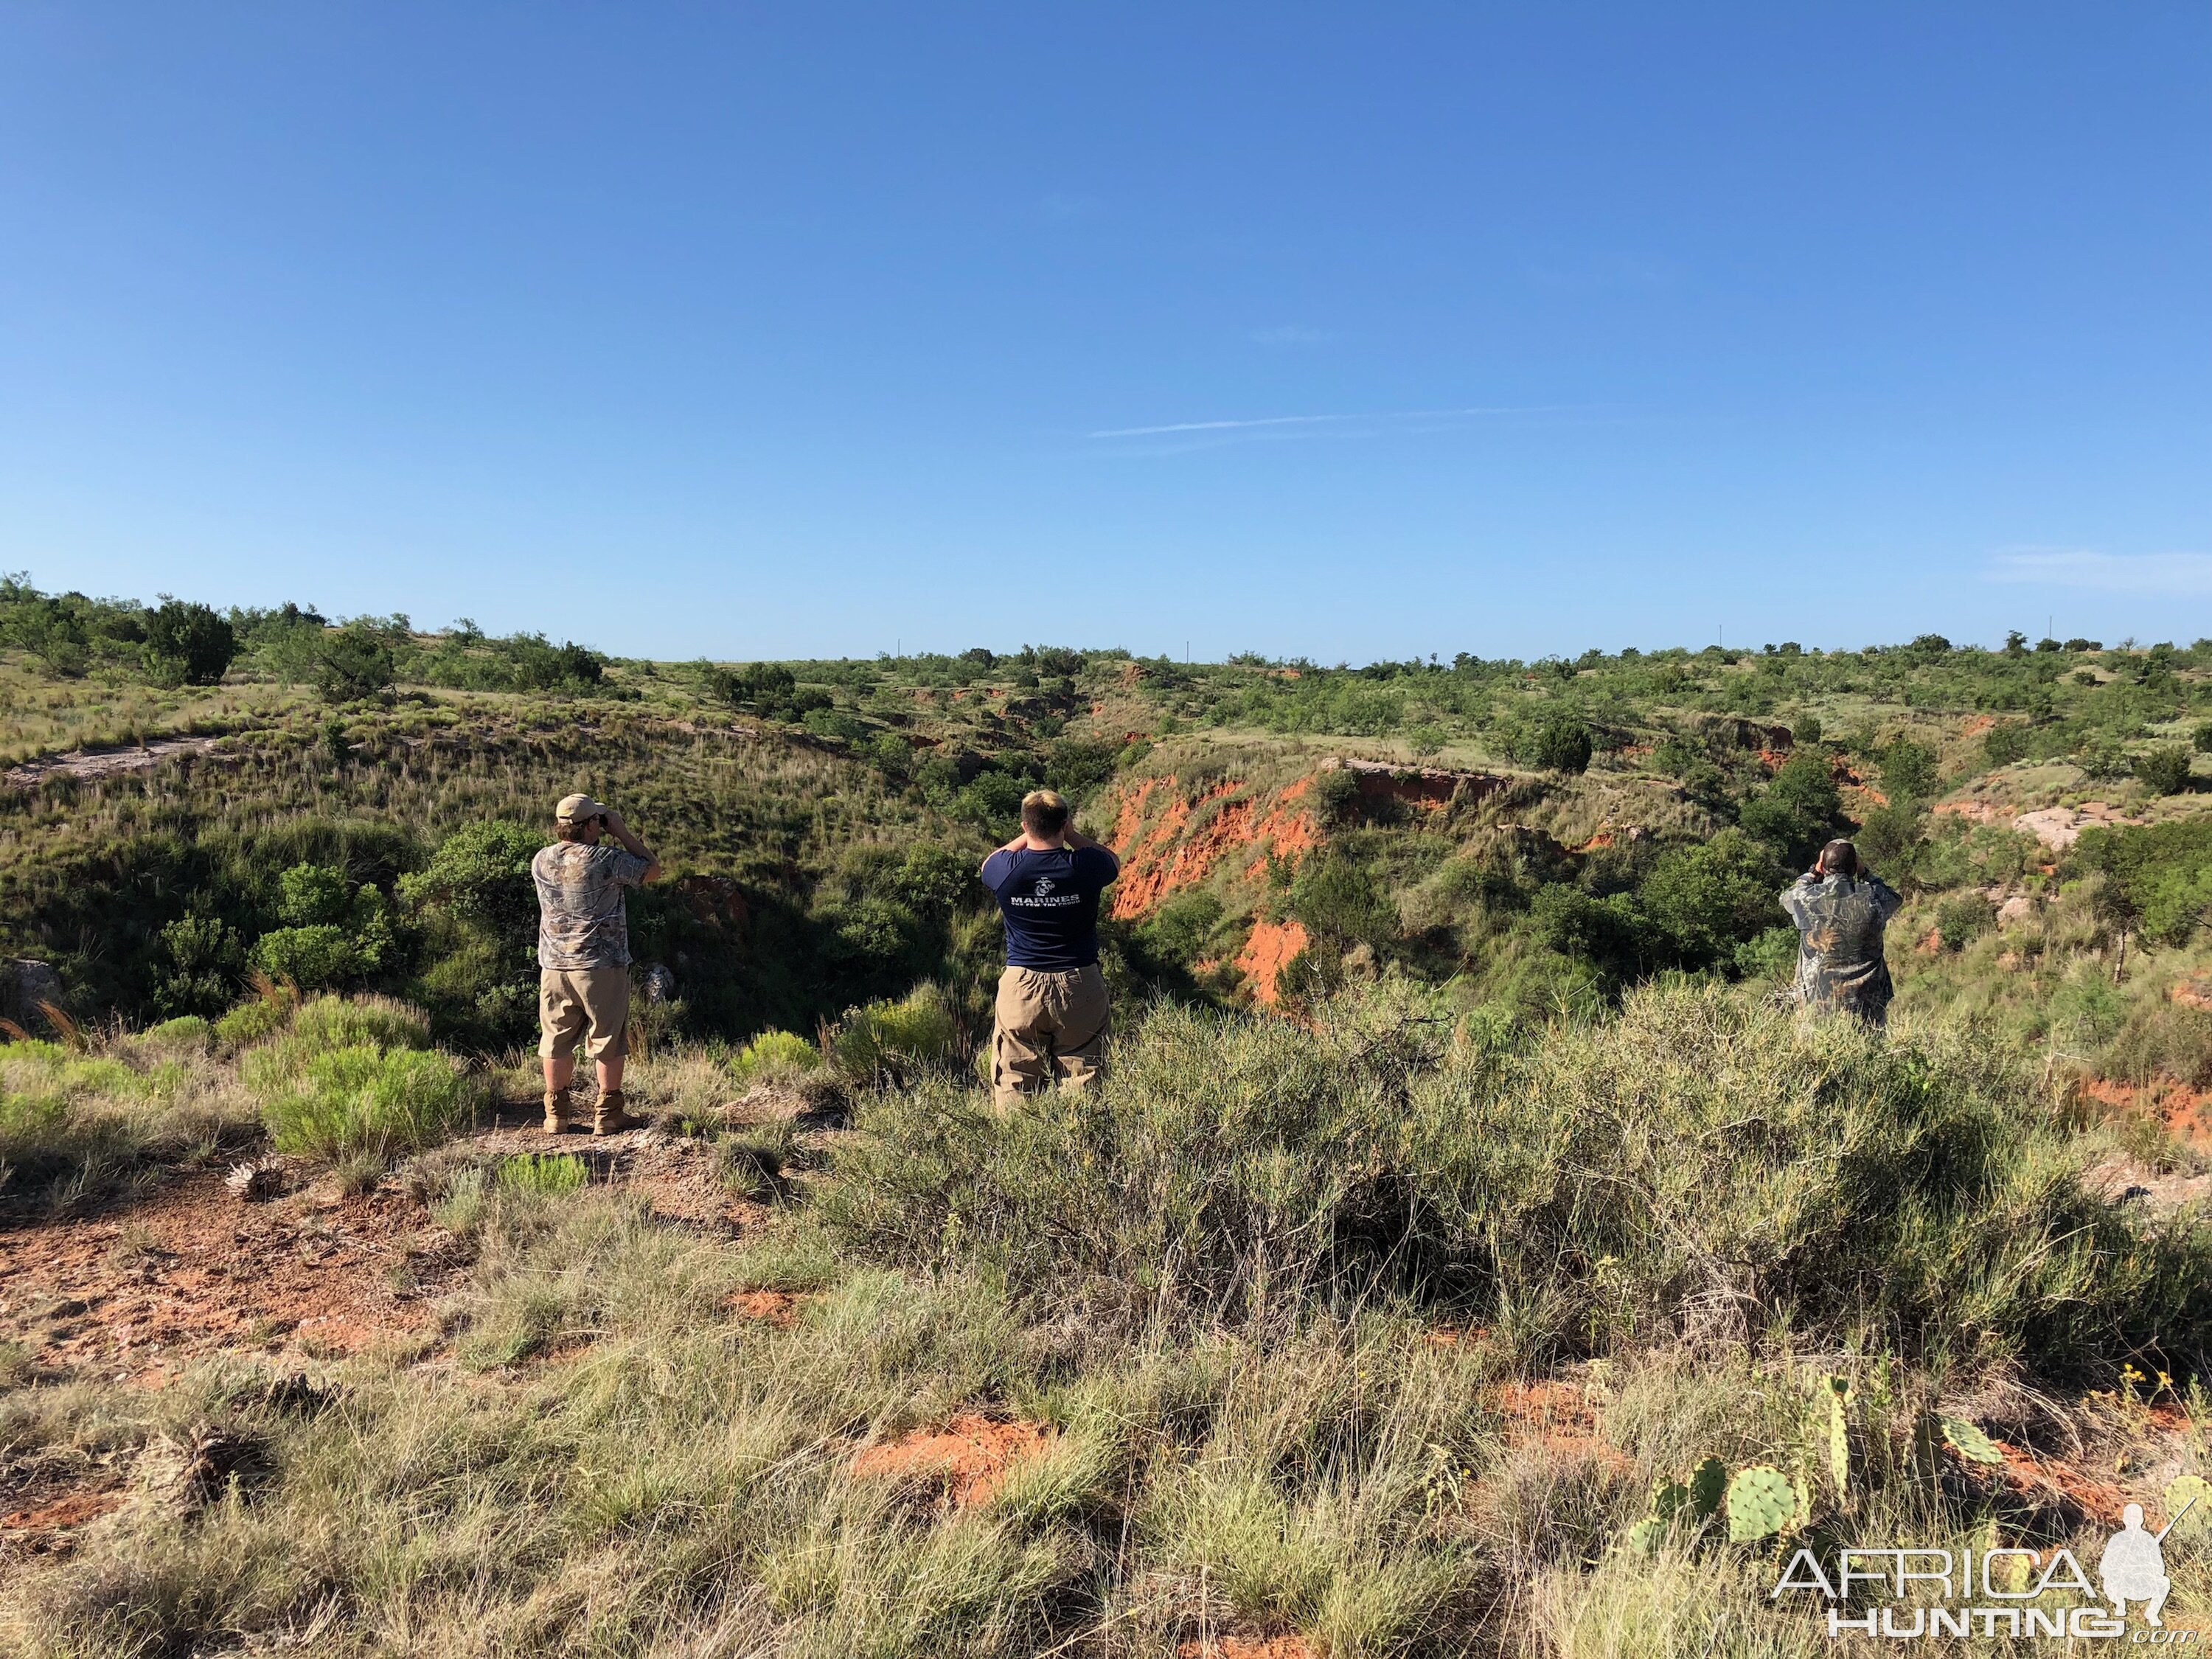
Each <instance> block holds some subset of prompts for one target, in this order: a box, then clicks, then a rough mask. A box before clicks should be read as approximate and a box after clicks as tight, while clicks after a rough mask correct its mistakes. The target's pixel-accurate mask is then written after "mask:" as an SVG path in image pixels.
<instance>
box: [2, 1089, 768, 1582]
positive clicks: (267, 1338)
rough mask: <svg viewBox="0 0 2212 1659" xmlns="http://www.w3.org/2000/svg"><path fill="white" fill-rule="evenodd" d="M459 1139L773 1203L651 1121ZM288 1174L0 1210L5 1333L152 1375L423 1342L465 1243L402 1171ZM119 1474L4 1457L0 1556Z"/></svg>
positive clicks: (506, 1129) (726, 1212)
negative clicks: (80, 1207)
mask: <svg viewBox="0 0 2212 1659" xmlns="http://www.w3.org/2000/svg"><path fill="white" fill-rule="evenodd" d="M459 1147H460V1149H461V1150H462V1151H464V1152H467V1153H470V1154H473V1155H477V1156H481V1157H483V1158H487V1159H491V1158H500V1157H503V1156H512V1155H513V1154H516V1153H520V1152H541V1153H542V1152H565V1153H569V1154H573V1155H574V1156H577V1157H580V1158H583V1159H584V1161H585V1164H586V1169H587V1170H588V1171H589V1175H590V1178H591V1180H592V1181H593V1182H606V1183H609V1184H612V1185H617V1186H620V1187H623V1188H629V1189H630V1190H631V1191H633V1192H635V1194H638V1195H639V1196H641V1197H642V1198H643V1199H644V1200H646V1201H647V1204H649V1205H650V1206H651V1208H652V1211H653V1214H654V1215H655V1216H656V1217H658V1218H660V1219H662V1220H664V1221H666V1222H668V1223H669V1224H671V1225H678V1226H681V1227H684V1228H687V1229H696V1230H698V1231H705V1232H710V1233H713V1234H716V1235H719V1236H722V1237H730V1238H733V1239H734V1238H737V1237H744V1236H747V1235H749V1234H751V1233H753V1232H756V1231H758V1230H759V1229H760V1228H761V1227H762V1226H763V1225H764V1224H765V1221H766V1218H767V1214H768V1212H767V1211H766V1210H765V1209H763V1207H762V1206H759V1205H757V1204H755V1203H751V1202H749V1201H747V1200H743V1199H739V1198H738V1197H736V1196H734V1195H733V1194H732V1193H731V1192H730V1191H729V1190H728V1188H726V1186H725V1185H724V1184H723V1182H722V1181H721V1179H720V1174H719V1171H718V1170H717V1168H716V1158H715V1154H714V1148H713V1146H711V1145H709V1144H708V1143H706V1142H703V1141H699V1140H690V1139H682V1138H680V1137H676V1136H671V1135H669V1134H666V1133H661V1132H659V1131H658V1130H654V1129H645V1130H636V1131H632V1132H631V1133H628V1134H623V1135H612V1136H608V1137H605V1138H604V1139H598V1138H591V1137H586V1136H580V1135H560V1136H555V1135H548V1134H545V1133H542V1132H541V1131H540V1130H539V1129H538V1127H537V1113H536V1110H535V1109H534V1108H532V1109H521V1108H517V1107H507V1108H504V1109H501V1111H500V1112H499V1113H498V1114H497V1115H495V1118H494V1119H493V1121H491V1122H490V1123H489V1124H488V1125H487V1126H486V1127H483V1129H482V1130H481V1131H479V1132H478V1133H476V1134H475V1135H472V1136H470V1137H468V1138H466V1139H465V1140H463V1141H462V1142H460V1143H459ZM285 1175H286V1177H287V1185H288V1188H289V1190H287V1191H285V1192H283V1194H280V1195H279V1196H276V1197H274V1198H270V1199H267V1200H262V1201H258V1202H256V1201H250V1200H246V1199H243V1198H241V1197H240V1196H238V1195H237V1194H234V1192H232V1191H231V1189H230V1188H228V1186H227V1185H226V1184H225V1180H224V1172H223V1171H222V1170H194V1171H190V1172H186V1173H182V1174H179V1175H177V1176H173V1177H172V1178H171V1179H169V1180H167V1181H166V1182H161V1183H160V1184H158V1185H156V1186H155V1187H154V1188H151V1189H150V1190H147V1191H144V1192H141V1193H138V1194H122V1195H119V1196H118V1197H117V1198H116V1199H114V1200H111V1201H109V1202H107V1203H105V1204H103V1205H101V1206H98V1207H96V1208H94V1210H92V1211H91V1212H88V1213H86V1214H83V1215H80V1216H76V1217H70V1218H64V1219H60V1220H56V1221H47V1222H36V1223H29V1224H18V1225H7V1224H6V1223H4V1222H0V1342H6V1343H9V1344H12V1345H14V1346H15V1347H16V1348H17V1350H18V1352H20V1354H21V1356H22V1357H23V1358H24V1359H25V1360H27V1364H28V1366H29V1367H30V1368H31V1370H33V1372H34V1373H35V1374H43V1375H46V1376H89V1377H94V1378H98V1379H100V1380H101V1381H105V1382H110V1383H123V1384H125V1385H127V1386H130V1387H135V1388H143V1389H161V1388H164V1387H166V1386H167V1385H168V1383H170V1382H171V1381H172V1380H173V1378H174V1377H176V1376H178V1375H179V1373H181V1372H182V1371H183V1370H185V1368H186V1367H188V1366H190V1365H191V1364H195V1363H197V1362H200V1361H204V1360H208V1359H211V1358H223V1357H229V1358H238V1359H241V1360H249V1361H251V1362H252V1364H254V1365H255V1366H256V1368H257V1369H260V1370H266V1371H269V1372H271V1373H272V1374H274V1375H276V1376H280V1377H282V1376H285V1375H287V1374H293V1375H296V1376H301V1377H302V1378H304V1377H305V1376H308V1375H310V1374H312V1373H313V1371H314V1370H318V1369H319V1368H320V1367H321V1366H323V1365H325V1364H328V1363H330V1362H333V1361H337V1360H341V1359H344V1358H348V1357H349V1356H352V1355H355V1354H358V1353H361V1352H365V1351H368V1350H371V1349H374V1348H375V1347H377V1346H380V1345H382V1344H386V1343H390V1342H393V1341H401V1342H404V1341H410V1340H413V1341H418V1342H420V1343H422V1344H423V1345H425V1346H426V1347H435V1345H436V1343H437V1342H438V1341H439V1340H440V1334H439V1332H438V1328H437V1324H438V1321H437V1309H438V1304H439V1303H440V1302H441V1300H442V1299H443V1298H444V1297H447V1295H449V1294H451V1293H452V1292H453V1291H456V1290H458V1289H459V1287H460V1284H461V1280H462V1278H463V1276H464V1274H465V1272H466V1271H467V1268H468V1265H469V1261H470V1252H469V1251H468V1250H467V1249H465V1248H464V1247H463V1246H462V1245H461V1243H459V1241H457V1240H456V1239H455V1238H454V1237H453V1235H452V1234H450V1233H448V1232H447V1231H446V1230H445V1229H444V1228H443V1227H441V1226H439V1225H437V1223H436V1222H435V1220H434V1219H433V1218H432V1216H431V1213H430V1212H429V1211H428V1209H427V1208H426V1207H425V1206H424V1205H423V1204H422V1202H421V1201H420V1200H418V1199H417V1198H416V1197H415V1196H412V1195H410V1193H409V1192H408V1190H407V1188H406V1182H405V1179H404V1171H403V1172H400V1173H398V1174H396V1175H395V1176H392V1177H390V1178H387V1179H386V1180H385V1181H384V1182H380V1184H379V1185H378V1187H377V1188H375V1190H374V1191H373V1192H369V1193H367V1194H362V1195H359V1196H352V1197H349V1196H347V1195H345V1194H342V1193H341V1192H340V1191H339V1190H338V1188H337V1183H336V1182H334V1181H333V1180H332V1178H331V1176H329V1175H328V1174H327V1173H325V1172H321V1171H318V1170H313V1169H312V1168H311V1167H309V1166H307V1165H305V1164H296V1163H295V1162H293V1161H289V1160H288V1161H286V1163H285ZM759 1300H760V1302H761V1305H760V1306H758V1307H757V1308H756V1307H751V1306H748V1307H745V1308H744V1309H742V1310H741V1311H743V1312H745V1313H747V1314H749V1315H750V1316H754V1317H758V1318H763V1319H768V1320H771V1321H774V1322H777V1323H787V1322H790V1321H791V1320H792V1319H793V1318H794V1317H795V1316H796V1313H797V1308H796V1304H795V1303H794V1301H793V1298H791V1297H775V1295H774V1293H770V1292H763V1293H760V1296H759ZM303 1385H304V1384H303ZM130 1480H131V1469H130V1468H129V1467H128V1466H127V1462H117V1461H115V1460H112V1459H103V1458H101V1457H99V1456H94V1455H88V1454H84V1453H82V1452H76V1451H68V1450H65V1451H59V1452H54V1453H50V1454H46V1455H40V1456H38V1457H34V1458H31V1459H27V1460H21V1461H20V1462H16V1463H13V1464H10V1463H9V1462H5V1461H4V1460H0V1560H4V1559H7V1558H8V1557H9V1556H10V1555H12V1554H18V1553H34V1552H41V1551H46V1550H51V1549H57V1548H67V1547H69V1543H70V1537H71V1535H72V1534H74V1532H75V1531H76V1528H80V1527H82V1526H83V1525H85V1524H86V1523H88V1522H91V1521H93V1520H94V1519H96V1518H97V1517H99V1516H101V1515H103V1514H106V1512H108V1511H109V1510H112V1509H114V1508H116V1507H117V1506H118V1504H121V1503H122V1502H123V1501H124V1499H125V1495H126V1493H127V1491H128V1488H129V1486H130Z"/></svg>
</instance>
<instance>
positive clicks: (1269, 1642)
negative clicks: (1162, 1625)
mask: <svg viewBox="0 0 2212 1659" xmlns="http://www.w3.org/2000/svg"><path fill="white" fill-rule="evenodd" d="M1176 1659H1321V1652H1320V1650H1319V1649H1317V1648H1316V1647H1315V1646H1314V1645H1313V1644H1311V1643H1310V1642H1309V1641H1307V1640H1306V1638H1304V1637H1303V1636H1205V1637H1200V1636H1187V1637H1185V1638H1183V1639H1182V1641H1180V1642H1178V1643H1176Z"/></svg>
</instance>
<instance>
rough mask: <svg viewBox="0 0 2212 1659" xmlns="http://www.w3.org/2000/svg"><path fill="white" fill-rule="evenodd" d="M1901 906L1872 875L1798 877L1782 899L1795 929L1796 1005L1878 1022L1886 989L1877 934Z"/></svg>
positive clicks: (1885, 968) (1886, 977)
mask: <svg viewBox="0 0 2212 1659" xmlns="http://www.w3.org/2000/svg"><path fill="white" fill-rule="evenodd" d="M1903 902H1904V901H1903V900H1902V899H1900V898H1899V897H1898V896H1897V894H1896V893H1895V892H1894V891H1893V890H1891V889H1890V888H1888V887H1887V886H1884V885H1883V884H1881V882H1879V881H1877V880H1875V878H1873V877H1872V876H1868V877H1865V878H1863V879H1854V878H1851V877H1850V876H1820V875H1814V874H1810V873H1808V874H1806V875H1802V876H1800V877H1798V878H1797V879H1796V882H1794V883H1793V884H1791V885H1790V887H1788V888H1787V889H1785V890H1784V892H1783V895H1782V908H1784V909H1785V910H1787V911H1789V913H1790V921H1794V922H1796V924H1797V935H1798V938H1797V1000H1799V1001H1800V1002H1802V1003H1803V1004H1804V1005H1805V1006H1807V1007H1808V1008H1840V1009H1843V1010H1844V1011H1845V1012H1850V1013H1854V1014H1863V1015H1865V1016H1867V1017H1868V1018H1874V1019H1880V1018H1881V1016H1882V1014H1883V1012H1884V1011H1885V1010H1887V1008H1888V1006H1889V998H1890V990H1891V987H1890V982H1889V964H1888V963H1887V962H1885V961H1884V960H1882V954H1881V932H1882V929H1883V928H1884V927H1887V925H1888V922H1889V919H1890V917H1892V916H1893V915H1896V914H1897V907H1898V906H1899V904H1901V903H1903Z"/></svg>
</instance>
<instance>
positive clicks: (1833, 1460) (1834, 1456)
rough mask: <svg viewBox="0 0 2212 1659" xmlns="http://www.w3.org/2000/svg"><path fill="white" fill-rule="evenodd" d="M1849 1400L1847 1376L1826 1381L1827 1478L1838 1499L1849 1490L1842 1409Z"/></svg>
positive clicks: (1847, 1442) (1848, 1438)
mask: <svg viewBox="0 0 2212 1659" xmlns="http://www.w3.org/2000/svg"><path fill="white" fill-rule="evenodd" d="M1850 1397H1851V1383H1850V1378H1849V1377H1847V1376H1832V1377H1830V1378H1829V1379H1828V1476H1829V1479H1831V1480H1833V1481H1834V1482H1835V1483H1836V1496H1837V1497H1838V1498H1844V1497H1848V1496H1849V1495H1850V1490H1851V1425H1850V1415H1849V1413H1847V1412H1846V1411H1845V1410H1844V1407H1845V1406H1846V1405H1847V1404H1848V1403H1849V1402H1850Z"/></svg>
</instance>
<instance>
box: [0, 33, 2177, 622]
mask: <svg viewBox="0 0 2212 1659" xmlns="http://www.w3.org/2000/svg"><path fill="white" fill-rule="evenodd" d="M2208 157H2212V8H2207V7H2205V6H2203V5H2202V4H2199V3H2190V4H2163V3H2157V0H2130V3H2129V4H2127V5H2124V6H2111V5H2092V4H2087V3H2084V4H2079V5H2070V6H2069V5H2047V4H2027V5H2022V4H2019V3H2010V4H2003V5H1995V4H1992V5H1986V6H1968V5H1946V4H1929V3H1924V0H1922V3H1913V4H1899V5H1881V4H1863V5H1853V6H1844V5H1840V4H1828V5H1815V6H1786V7H1785V6H1775V5H1772V4H1748V3H1747V4H1743V5H1733V6H1716V5H1700V4H1689V3H1683V4H1675V5H1671V6H1664V7H1660V6H1650V5H1644V4H1635V5H1630V4H1618V5H1577V4H1571V3H1562V4H1552V5H1543V6H1528V5H1521V6H1510V7H1508V6H1473V5H1466V4H1451V5H1436V6H1419V5H1383V6H1374V5H1364V6H1355V5H1351V4H1340V5H1333V6H1316V5H1303V4H1284V3H1273V4H1268V5H1265V6H1261V5H1250V6H1243V7H1224V6H1207V5H1197V6H1193V5H1190V4H1182V5H1176V6H1164V5H1142V4H1131V5H1123V6H1117V7H1106V6H1100V5H1069V4H1062V5H1054V6H1036V5H1030V6H1003V7H991V8H986V7H979V6H963V5H958V4H946V5H938V6H929V7H915V6H904V5H902V6H891V5H882V6H848V5H840V4H836V3H818V4H810V5H805V6H787V7H776V8H770V7H763V6H738V5H728V4H724V5H716V6H705V7H696V8H692V7H685V6H681V5H666V4H664V5H657V6H653V7H649V8H643V7H628V8H616V7H605V6H597V7H563V6H556V5H539V4H532V5H527V6H525V5H519V4H518V5H513V6H488V5H468V4H458V3H445V4H440V5H435V6H433V5H410V4H404V3H402V4H394V3H386V0H380V3H377V4H374V5H370V4H355V5H346V4H318V5H315V6H311V7H278V6H270V5H259V6H248V5H242V4H241V5H228V6H224V5H192V4H179V3H167V0H165V3H162V4H159V5H152V4H149V5H143V6H125V5H102V4H98V3H70V4H66V5H62V4H52V5H37V4H21V3H8V4H6V5H5V7H4V9H0V568H15V569H27V570H29V571H30V572H31V573H32V574H33V579H34V580H37V581H38V582H39V583H40V585H41V586H49V587H79V588H83V589H85V590H88V591H90V592H121V593H128V594H134V595H139V596H150V595H151V594H152V593H154V592H156V591H159V590H167V591H173V592H178V593H180V594H185V595H190V596H193V597H204V598H206V599H211V600H214V601H216V602H217V603H246V604H269V603H274V602H276V601H279V600H282V599H300V600H302V601H308V602H313V603H315V604H317V605H320V606H321V607H322V608H323V609H324V610H325V611H327V612H331V613H340V612H343V613H351V612H356V611H392V610H400V611H406V612H407V613H409V614H410V616H412V617H414V618H415V620H416V623H418V624H420V625H425V626H434V625H439V624H442V623H446V622H447V621H449V620H451V619H453V618H454V617H460V616H468V617H473V618H474V619H475V620H477V622H478V623H481V624H482V625H483V626H484V627H486V628H488V629H493V630H495V631H505V630H507V629H517V628H527V629H544V630H545V631H547V632H550V634H552V635H554V636H555V637H556V638H559V637H562V636H574V637H575V638H578V639H580V640H584V641H590V642H592V643H594V644H597V645H599V646H601V647H605V648H609V649H613V650H617V651H621V652H625V653H649V654H654V655H659V656H665V657H686V656H693V655H697V654H700V653H707V654H711V655H714V656H716V657H720V658H732V659H750V658H754V657H759V656H781V655H801V654H816V653H852V654H872V653H875V652H877V651H879V650H890V649H892V648H894V646H895V644H902V645H903V647H904V648H906V649H908V650H913V649H916V648H924V647H927V648H939V649H951V650H957V649H960V648H963V647H966V646H969V645H973V644H985V645H990V646H994V647H1000V648H1006V647H1012V646H1017V645H1019V644H1021V643H1024V642H1027V641H1037V642H1054V643H1063V642H1064V643H1089V644H1121V645H1125V646H1127V647H1130V648H1132V649H1135V650H1139V651H1142V652H1146V653H1158V652H1166V653H1173V654H1177V655H1180V654H1182V652H1183V651H1184V650H1185V649H1186V645H1187V644H1188V648H1189V649H1190V650H1192V651H1194V653H1197V654H1198V655H1200V656H1219V655H1221V654H1223V653H1227V652H1230V651H1233V650H1238V649H1247V648H1249V649H1257V650H1261V651H1266V652H1269V653H1279V654H1293V653H1304V654H1310V655H1311V656H1314V657H1316V658H1317V659H1322V660H1336V659H1351V660H1353V661H1359V660H1364V659H1369V658H1372V657H1377V656H1393V657H1402V656H1407V655H1411V654H1416V653H1418V654H1423V655H1425V654H1426V653H1430V652H1432V651H1433V652H1437V653H1443V654H1444V655H1445V656H1447V657H1449V655H1450V654H1451V653H1454V652H1456V651H1474V652H1477V653H1481V654H1484V655H1492V656H1495V655H1508V654H1510V655H1516V656H1529V657H1533V656H1537V655H1541V654H1544V653H1551V652H1559V653H1568V654H1572V653H1577V652H1579V651H1581V650H1583V648H1585V647H1589V646H1592V645H1597V646H1602V647H1606V648H1608V649H1614V648H1618V647H1620V646H1623V645H1628V644H1635V645H1639V646H1644V647H1653V646H1657V645H1663V644H1669V643H1687V644H1692V645H1702V644H1705V643H1707V642H1710V641H1712V640H1713V639H1715V638H1716V637H1717V636H1719V635H1720V634H1721V632H1722V630H1725V636H1726V638H1727V640H1728V641H1729V642H1730V643H1744V644H1753V643H1759V642H1763V641H1769V640H1772V641H1780V640H1784V639H1795V640H1800V641H1803V642H1805V643H1806V644H1808V645H1831V646H1857V645H1862V644H1865V643H1869V642H1872V641H1890V640H1898V639H1902V638H1905V637H1907V636H1910V635H1914V634H1917V633H1921V632H1925V631H1930V630H1933V631H1937V632H1942V633H1944V634H1948V635H1951V636H1952V637H1954V639H1960V640H1982V641H1996V639H1998V638H1999V637H2001V636H2002V633H2003V631H2004V630H2005V629H2007V628H2010V627H2017V628H2020V629H2024V630H2026V631H2027V632H2028V633H2029V634H2030V635H2039V634H2040V633H2041V632H2042V631H2043V629H2044V627H2045V618H2046V617H2054V616H2055V617H2056V619H2057V620H2056V626H2057V630H2058V632H2059V634H2060V635H2061V636H2062V637H2063V636H2064V635H2069V634H2077V633H2078V634H2087V635H2093V636H2095V637H2100V638H2104V639H2106V640H2108V641H2113V640H2118V638H2120V637H2122V636H2124V635H2136V636H2137V637H2140V638H2142V639H2143V640H2145V641H2149V640H2153V639H2165V638H2177V639H2179V640H2182V641H2187V640H2190V639H2192V638H2194V637H2196V636H2197V635H2207V634H2212V167H2208V165H2207V158H2208Z"/></svg>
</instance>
